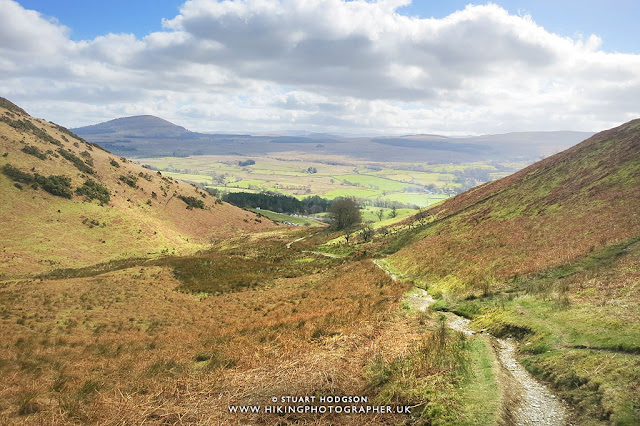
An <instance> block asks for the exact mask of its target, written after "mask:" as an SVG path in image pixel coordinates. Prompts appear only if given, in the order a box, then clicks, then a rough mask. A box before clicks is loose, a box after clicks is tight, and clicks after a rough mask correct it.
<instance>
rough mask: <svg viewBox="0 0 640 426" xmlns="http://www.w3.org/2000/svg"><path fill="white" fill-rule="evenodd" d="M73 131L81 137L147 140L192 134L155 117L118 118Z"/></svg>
mask: <svg viewBox="0 0 640 426" xmlns="http://www.w3.org/2000/svg"><path fill="white" fill-rule="evenodd" d="M71 131H73V132H75V133H76V134H78V135H80V136H90V135H91V136H94V135H112V136H121V137H145V138H173V137H181V136H184V135H185V134H188V133H192V132H189V131H188V130H187V129H185V128H184V127H182V126H178V125H175V124H173V123H171V122H169V121H167V120H164V119H162V118H159V117H155V116H153V115H136V116H134V117H123V118H116V119H115V120H110V121H106V122H104V123H98V124H94V125H92V126H86V127H80V128H76V129H71Z"/></svg>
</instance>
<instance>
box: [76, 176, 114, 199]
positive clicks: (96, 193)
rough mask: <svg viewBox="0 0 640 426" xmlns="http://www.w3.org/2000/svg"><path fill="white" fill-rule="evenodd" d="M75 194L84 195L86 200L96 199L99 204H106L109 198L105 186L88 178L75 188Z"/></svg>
mask: <svg viewBox="0 0 640 426" xmlns="http://www.w3.org/2000/svg"><path fill="white" fill-rule="evenodd" d="M76 194H78V195H84V196H85V197H86V199H87V200H88V201H91V200H98V201H100V204H101V205H102V204H107V203H108V202H109V200H110V199H111V196H110V195H109V190H108V189H107V187H105V186H104V185H101V184H99V183H98V182H96V181H93V180H90V179H89V180H87V181H85V182H84V183H83V184H82V186H81V187H80V188H78V189H76Z"/></svg>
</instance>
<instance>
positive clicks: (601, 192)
mask: <svg viewBox="0 0 640 426" xmlns="http://www.w3.org/2000/svg"><path fill="white" fill-rule="evenodd" d="M639 128H640V120H636V121H632V122H630V123H627V124H625V125H623V126H620V127H618V128H615V129H612V130H608V131H605V132H601V133H598V134H597V135H595V136H593V137H591V138H589V139H587V140H585V141H584V142H582V143H580V144H578V145H576V146H574V147H572V148H570V149H568V150H566V151H563V152H561V153H559V154H556V155H554V156H552V157H549V158H546V159H544V160H542V161H540V162H538V163H535V164H533V165H531V166H529V167H527V168H525V169H523V170H521V171H520V172H517V173H515V174H513V175H511V176H508V177H506V178H503V179H500V180H498V181H494V182H490V183H487V184H485V185H482V186H479V187H476V188H473V189H471V190H469V191H467V192H465V193H463V194H460V195H458V196H456V197H454V198H452V199H450V200H448V201H446V202H445V203H443V204H441V205H439V206H437V207H434V208H432V209H430V210H427V211H425V212H423V213H422V214H423V215H424V216H425V217H426V218H428V219H429V220H432V221H433V222H432V223H431V224H430V225H429V226H427V227H426V228H425V229H423V230H421V231H420V232H418V233H416V234H414V235H413V236H412V237H411V239H412V241H414V242H413V243H412V244H410V245H408V246H407V247H406V248H405V249H403V250H401V251H400V252H399V253H398V254H397V255H394V258H396V259H398V261H399V262H405V263H409V262H410V263H412V264H413V265H414V266H413V268H414V269H415V270H416V272H419V273H424V274H427V275H429V276H432V277H437V278H443V277H446V276H447V275H448V274H449V271H452V270H454V269H455V270H456V271H457V272H458V277H459V278H461V279H462V282H461V285H463V286H467V285H472V284H473V283H476V284H477V283H478V282H479V281H483V282H484V281H486V280H487V279H489V280H491V279H494V278H495V279H507V278H512V277H514V276H516V275H523V274H528V273H533V272H537V271H540V270H544V269H546V268H549V267H553V266H558V265H561V264H564V263H567V262H570V261H573V260H576V259H578V258H580V257H581V256H583V255H585V254H586V253H588V252H589V251H593V250H595V249H598V248H602V247H605V246H608V245H610V244H615V243H618V242H620V241H623V240H625V239H627V238H631V237H633V236H635V235H637V234H638V233H640V161H638V159H639V158H640V130H639ZM400 259H403V260H400ZM436 259H437V262H436V261H435V260H436ZM433 264H435V265H438V267H437V268H425V267H422V266H420V265H433ZM488 274H489V275H491V276H489V275H488Z"/></svg>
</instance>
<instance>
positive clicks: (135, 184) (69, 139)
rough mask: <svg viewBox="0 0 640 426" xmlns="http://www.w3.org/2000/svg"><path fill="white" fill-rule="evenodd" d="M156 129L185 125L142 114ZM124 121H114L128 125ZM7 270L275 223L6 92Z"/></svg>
mask: <svg viewBox="0 0 640 426" xmlns="http://www.w3.org/2000/svg"><path fill="white" fill-rule="evenodd" d="M136 122H137V123H138V124H139V123H140V122H145V123H147V124H148V125H149V128H153V129H159V128H162V127H165V128H167V127H168V128H169V129H170V130H171V131H176V130H175V129H174V128H173V127H171V126H169V125H167V124H166V123H162V122H158V121H157V120H153V119H149V118H148V117H141V118H139V119H137V120H136ZM121 124H122V123H115V124H113V126H114V128H115V126H116V125H117V126H120V125H121ZM0 170H1V171H2V173H0V194H2V195H1V198H2V199H1V201H2V208H1V209H0V228H1V229H0V233H1V234H2V241H3V246H2V252H1V253H0V273H2V274H3V275H5V276H11V275H19V274H24V273H37V272H44V271H49V270H51V269H57V268H67V267H79V266H86V265H90V264H95V263H99V262H106V261H110V260H115V259H122V258H128V257H147V256H155V255H160V254H169V253H187V252H192V251H195V250H197V249H200V248H202V247H204V246H205V244H207V243H210V242H211V241H212V240H217V239H220V238H224V237H226V236H229V235H232V234H236V233H237V232H241V231H244V230H247V231H249V230H256V229H263V228H265V227H267V226H269V225H268V224H267V223H266V222H262V221H261V220H260V219H258V218H257V217H256V216H255V215H254V214H253V213H250V212H246V211H243V210H241V209H238V208H236V207H234V206H231V205H229V204H227V203H222V201H221V200H218V199H216V198H215V197H213V196H211V195H209V194H207V193H205V192H204V191H202V190H200V189H198V188H196V187H194V186H191V185H189V184H186V183H184V182H178V181H176V180H173V179H171V178H168V177H165V176H162V174H161V173H159V172H155V171H151V170H148V169H145V168H142V167H140V166H138V165H136V164H133V163H131V162H130V161H128V160H126V159H124V158H120V157H117V156H115V155H112V154H110V153H109V152H107V151H105V150H103V149H102V148H100V147H99V146H98V145H95V144H92V143H89V142H86V141H85V140H83V139H81V138H79V137H78V136H76V135H74V134H73V133H71V132H69V131H68V130H67V129H65V128H63V127H61V126H58V125H57V124H54V123H50V122H47V121H45V120H42V119H37V118H33V117H31V116H29V115H28V114H27V113H26V112H25V111H24V110H22V109H20V108H19V107H17V106H16V105H14V104H12V103H11V102H9V101H8V100H6V99H3V98H0Z"/></svg>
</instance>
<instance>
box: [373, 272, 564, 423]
mask: <svg viewBox="0 0 640 426" xmlns="http://www.w3.org/2000/svg"><path fill="white" fill-rule="evenodd" d="M373 263H374V264H375V265H376V266H377V267H379V268H380V269H382V270H384V271H385V272H386V273H387V274H388V275H389V276H391V278H392V279H393V280H394V281H396V276H395V275H393V274H391V273H390V272H389V271H387V270H386V268H385V267H384V266H383V264H382V263H381V262H379V261H377V260H373ZM405 300H406V301H407V302H408V303H409V304H410V305H411V306H412V307H413V308H414V309H416V310H418V311H425V310H426V309H427V308H428V307H429V305H431V304H432V303H434V302H435V300H434V299H433V297H431V295H429V294H428V293H427V292H426V291H425V290H423V289H419V288H415V289H413V290H411V292H409V293H408V294H407V296H405ZM444 314H445V316H446V317H447V325H448V326H449V328H451V329H453V330H456V331H460V332H462V333H465V334H467V335H472V334H475V332H474V331H473V330H472V329H471V328H470V327H469V322H470V321H469V320H468V319H466V318H463V317H461V316H458V315H456V314H454V313H451V312H445V313H444ZM489 338H490V339H491V343H492V345H493V348H494V350H495V353H496V356H497V359H498V362H499V363H500V366H501V368H502V372H501V374H499V375H498V380H499V382H500V383H501V385H502V387H503V389H504V390H505V406H504V410H505V416H504V417H505V419H504V420H505V422H506V424H509V425H517V426H529V425H544V426H563V425H569V424H570V423H569V420H568V419H569V411H568V409H567V407H566V405H565V404H564V402H562V400H560V399H558V398H556V396H555V395H553V394H552V393H551V392H550V391H549V389H548V388H547V387H546V386H545V385H543V384H541V383H540V382H538V381H537V380H536V379H534V378H533V376H531V374H529V372H527V370H525V368H524V367H523V366H522V364H520V363H519V362H518V360H517V359H516V344H515V343H514V342H513V341H512V340H510V339H497V338H495V337H492V336H489Z"/></svg>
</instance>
